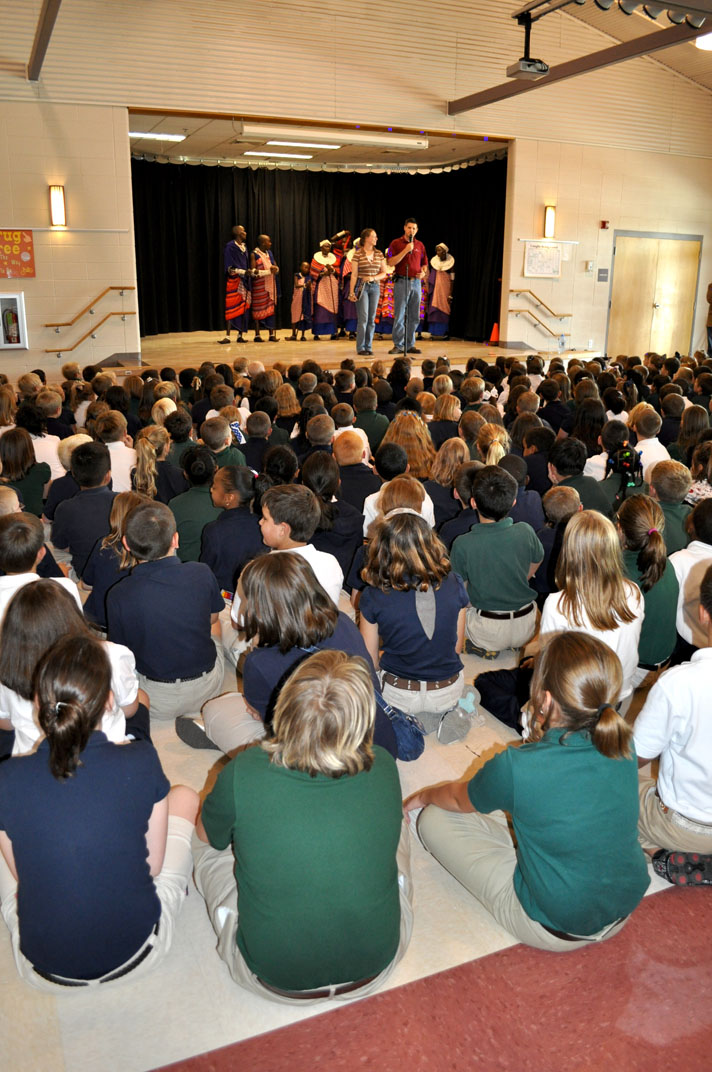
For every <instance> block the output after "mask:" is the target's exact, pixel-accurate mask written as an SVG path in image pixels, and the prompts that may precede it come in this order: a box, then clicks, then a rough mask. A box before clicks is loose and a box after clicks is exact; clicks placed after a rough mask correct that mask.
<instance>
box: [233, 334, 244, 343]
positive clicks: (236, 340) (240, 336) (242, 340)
mask: <svg viewBox="0 0 712 1072" xmlns="http://www.w3.org/2000/svg"><path fill="white" fill-rule="evenodd" d="M235 342H247V339H244V338H243V337H242V335H238V336H237V338H236V339H235Z"/></svg>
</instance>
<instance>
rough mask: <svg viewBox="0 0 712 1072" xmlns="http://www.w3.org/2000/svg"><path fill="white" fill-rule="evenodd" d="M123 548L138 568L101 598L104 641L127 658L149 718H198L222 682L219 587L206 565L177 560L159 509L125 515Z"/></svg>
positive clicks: (169, 523)
mask: <svg viewBox="0 0 712 1072" xmlns="http://www.w3.org/2000/svg"><path fill="white" fill-rule="evenodd" d="M124 544H125V546H126V548H127V549H128V550H129V551H130V552H131V554H132V555H133V556H134V558H135V559H137V561H138V565H136V566H134V568H133V569H132V570H131V573H130V574H129V576H128V577H124V579H123V580H121V581H119V583H118V584H115V585H114V586H113V588H111V589H110V590H109V592H108V593H107V597H106V617H107V624H108V635H109V639H110V640H113V641H115V642H116V643H119V644H125V645H126V647H127V648H130V650H131V651H132V652H133V653H134V656H135V658H136V669H137V670H138V674H139V682H140V684H141V688H142V689H145V691H146V692H147V693H148V695H149V697H150V700H151V715H152V717H153V718H159V719H168V718H175V717H176V715H182V714H188V713H193V714H197V713H198V712H199V711H200V708H201V706H202V704H203V703H205V701H206V700H209V699H210V698H211V697H213V696H217V694H218V693H219V692H220V691H221V689H222V684H223V668H224V657H223V649H222V643H221V641H220V625H219V622H218V614H219V613H220V611H221V610H222V609H223V606H224V601H223V598H222V596H221V595H220V589H219V588H218V583H217V581H216V580H215V577H214V576H213V573H212V571H211V569H210V567H209V566H206V565H205V564H204V563H202V562H181V561H180V559H179V558H178V557H177V556H176V550H177V548H178V533H177V531H176V524H175V518H174V517H173V514H172V513H171V511H170V510H169V509H168V507H167V506H164V504H163V503H157V502H153V503H142V504H141V505H140V506H137V507H135V508H134V509H133V510H132V511H131V513H130V514H129V516H128V519H127V521H126V530H125V534H124Z"/></svg>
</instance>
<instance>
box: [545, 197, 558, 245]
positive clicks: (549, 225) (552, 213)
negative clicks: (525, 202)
mask: <svg viewBox="0 0 712 1072" xmlns="http://www.w3.org/2000/svg"><path fill="white" fill-rule="evenodd" d="M555 230H556V206H555V205H546V206H545V208H544V238H553V237H554V231H555Z"/></svg>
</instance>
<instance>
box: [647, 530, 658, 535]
mask: <svg viewBox="0 0 712 1072" xmlns="http://www.w3.org/2000/svg"><path fill="white" fill-rule="evenodd" d="M654 532H659V529H648V536H652V535H653V533H654Z"/></svg>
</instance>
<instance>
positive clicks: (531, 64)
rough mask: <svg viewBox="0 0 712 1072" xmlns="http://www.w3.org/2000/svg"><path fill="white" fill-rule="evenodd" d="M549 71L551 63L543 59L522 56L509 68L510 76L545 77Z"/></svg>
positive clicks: (508, 73) (508, 74) (508, 75)
mask: <svg viewBox="0 0 712 1072" xmlns="http://www.w3.org/2000/svg"><path fill="white" fill-rule="evenodd" d="M548 73H549V64H548V63H544V61H543V60H533V59H531V58H530V57H529V56H522V58H521V59H520V60H517V62H516V63H513V64H512V65H511V67H508V68H507V77H508V78H543V77H544V75H545V74H548Z"/></svg>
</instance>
